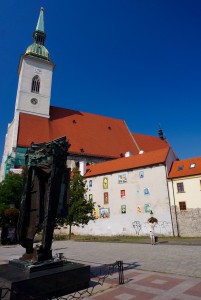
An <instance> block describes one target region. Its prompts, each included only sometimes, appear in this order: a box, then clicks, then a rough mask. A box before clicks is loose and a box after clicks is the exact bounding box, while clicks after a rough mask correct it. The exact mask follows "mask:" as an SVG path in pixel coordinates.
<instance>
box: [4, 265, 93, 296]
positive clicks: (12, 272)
mask: <svg viewBox="0 0 201 300" xmlns="http://www.w3.org/2000/svg"><path fill="white" fill-rule="evenodd" d="M89 281H90V266H87V265H83V264H79V263H74V262H63V265H62V266H54V267H53V268H50V267H48V268H47V269H45V270H44V269H43V270H40V271H35V270H34V272H29V271H26V269H23V268H18V267H16V266H15V264H12V263H9V264H5V265H1V266H0V298H1V299H4V300H25V299H26V300H28V299H40V300H42V299H48V298H52V297H61V296H64V295H67V294H70V293H73V292H76V291H79V290H83V289H86V288H88V287H89ZM2 288H3V289H2ZM6 289H7V293H6Z"/></svg>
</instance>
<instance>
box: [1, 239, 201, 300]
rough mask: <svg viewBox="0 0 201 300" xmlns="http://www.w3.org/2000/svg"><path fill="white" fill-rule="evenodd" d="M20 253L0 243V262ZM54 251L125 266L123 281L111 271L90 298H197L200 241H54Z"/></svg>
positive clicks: (81, 259)
mask: <svg viewBox="0 0 201 300" xmlns="http://www.w3.org/2000/svg"><path fill="white" fill-rule="evenodd" d="M23 253H24V249H23V248H22V247H21V246H19V245H16V246H0V264H2V263H7V262H8V260H10V259H14V258H19V257H20V256H21V255H22V254H23ZM57 253H63V254H64V256H65V257H66V258H67V259H68V260H71V261H78V262H81V263H84V264H89V265H91V266H96V267H97V268H99V266H100V267H101V265H104V264H112V263H114V262H115V261H119V260H121V261H123V263H124V265H125V266H126V267H128V268H129V270H126V271H124V278H125V284H123V285H119V284H118V273H115V274H113V275H112V276H109V277H107V278H106V279H105V281H104V284H103V285H102V286H97V287H95V288H94V292H93V294H92V296H91V297H90V298H91V299H97V300H98V299H119V300H130V299H140V300H143V299H155V300H159V299H161V300H165V299H168V300H169V299H172V300H179V299H182V300H198V299H201V246H200V245H189V246H188V245H168V244H158V245H155V246H152V245H150V244H124V243H98V242H77V241H54V242H53V255H56V254H57ZM93 280H96V278H94V279H92V281H93ZM88 297H89V296H87V297H86V298H88ZM86 298H85V299H86Z"/></svg>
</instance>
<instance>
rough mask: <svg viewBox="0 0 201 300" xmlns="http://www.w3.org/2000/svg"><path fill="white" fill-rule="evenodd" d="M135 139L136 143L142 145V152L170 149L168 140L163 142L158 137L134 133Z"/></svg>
mask: <svg viewBox="0 0 201 300" xmlns="http://www.w3.org/2000/svg"><path fill="white" fill-rule="evenodd" d="M133 137H134V139H135V141H136V143H137V144H138V145H140V150H143V151H145V152H147V151H154V150H158V149H161V148H166V147H169V144H168V142H167V140H162V139H160V138H159V137H156V136H150V135H145V134H139V133H133Z"/></svg>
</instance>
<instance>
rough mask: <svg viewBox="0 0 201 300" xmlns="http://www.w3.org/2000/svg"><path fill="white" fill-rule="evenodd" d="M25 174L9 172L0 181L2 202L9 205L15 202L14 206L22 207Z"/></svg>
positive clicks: (0, 200) (0, 201) (0, 198)
mask: <svg viewBox="0 0 201 300" xmlns="http://www.w3.org/2000/svg"><path fill="white" fill-rule="evenodd" d="M23 180H24V176H23V175H19V174H12V173H9V174H7V175H6V177H5V179H4V180H3V181H2V182H1V183H0V204H4V205H6V206H7V207H9V206H10V204H14V207H16V208H19V207H20V201H21V195H22V189H23Z"/></svg>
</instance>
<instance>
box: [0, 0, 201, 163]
mask: <svg viewBox="0 0 201 300" xmlns="http://www.w3.org/2000/svg"><path fill="white" fill-rule="evenodd" d="M0 6H1V9H0V34H1V47H0V57H1V80H0V156H2V152H3V147H4V140H5V134H6V131H7V125H8V123H9V122H11V121H12V118H13V111H14V105H15V98H16V90H17V84H18V74H17V67H18V63H19V59H20V55H21V54H24V53H25V51H26V48H27V47H28V46H29V45H30V44H32V41H33V40H32V34H33V31H34V30H35V27H36V24H37V20H38V16H39V11H40V7H41V6H43V7H44V9H45V12H44V14H45V31H46V34H47V39H46V43H45V46H46V47H47V49H48V50H49V52H50V56H51V59H52V61H53V62H54V63H55V64H56V68H55V71H54V74H53V85H52V97H51V104H52V105H54V106H59V107H65V108H70V109H75V110H80V111H84V112H90V113H95V114H100V115H105V116H109V117H114V118H119V119H124V120H125V121H126V123H127V125H128V127H129V128H130V130H131V131H132V132H136V133H142V134H148V135H155V136H157V132H158V126H159V124H160V126H161V127H162V129H163V131H164V133H165V135H166V137H167V140H168V142H169V143H170V144H171V146H172V147H173V149H174V150H175V152H176V153H177V155H178V156H179V158H180V159H186V158H190V157H197V156H201V122H200V110H201V1H197V0H193V1H192V0H188V1H185V0H63V1H62V0H57V1H47V0H46V1H39V0H35V1H31V0H28V1H27V0H26V1H24V0H7V1H3V0H0Z"/></svg>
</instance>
